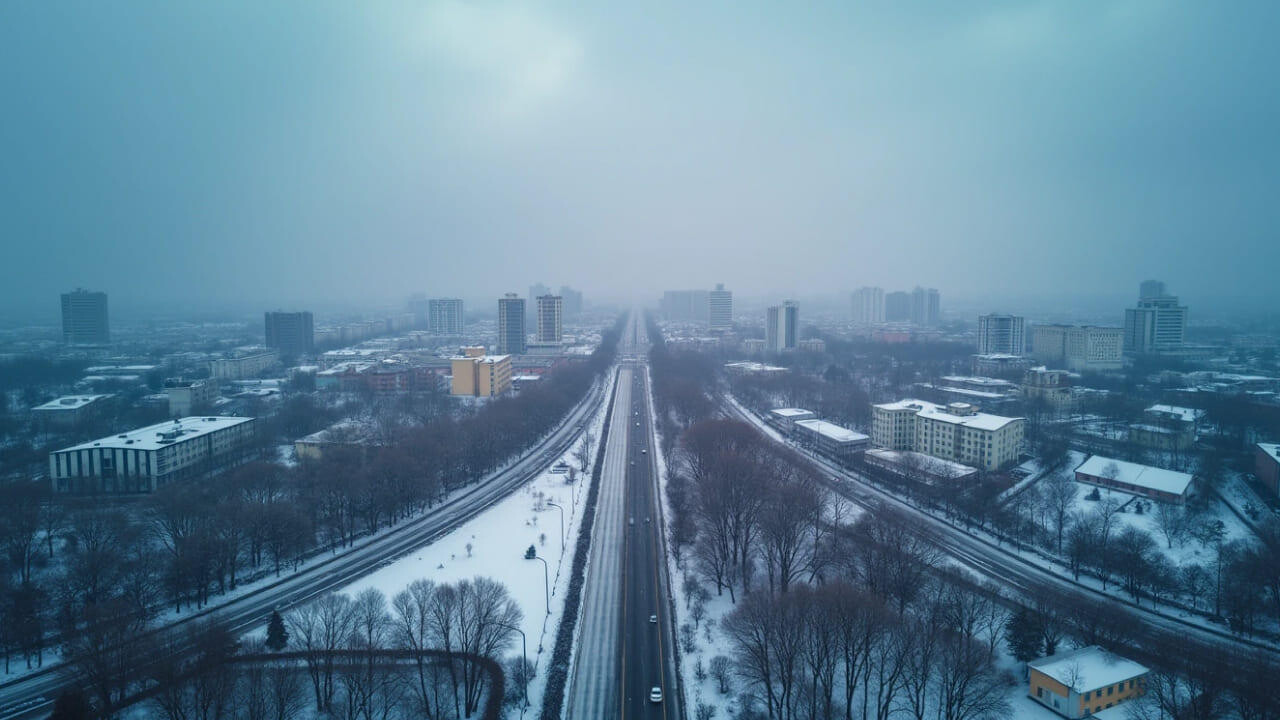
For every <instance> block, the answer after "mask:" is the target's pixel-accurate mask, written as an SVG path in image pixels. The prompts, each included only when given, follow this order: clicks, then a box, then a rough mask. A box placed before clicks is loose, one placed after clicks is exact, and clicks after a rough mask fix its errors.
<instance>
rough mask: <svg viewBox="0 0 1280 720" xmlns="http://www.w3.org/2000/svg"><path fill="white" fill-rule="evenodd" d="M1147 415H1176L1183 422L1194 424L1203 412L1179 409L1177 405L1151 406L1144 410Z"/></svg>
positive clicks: (1185, 408)
mask: <svg viewBox="0 0 1280 720" xmlns="http://www.w3.org/2000/svg"><path fill="white" fill-rule="evenodd" d="M1146 411H1147V412H1149V413H1158V414H1160V415H1177V416H1179V418H1180V419H1181V420H1182V421H1183V422H1189V423H1192V422H1195V421H1196V420H1198V419H1199V418H1201V417H1203V416H1204V411H1203V410H1196V409H1194V408H1188V407H1179V406H1177V405H1152V406H1151V407H1149V408H1147V410H1146Z"/></svg>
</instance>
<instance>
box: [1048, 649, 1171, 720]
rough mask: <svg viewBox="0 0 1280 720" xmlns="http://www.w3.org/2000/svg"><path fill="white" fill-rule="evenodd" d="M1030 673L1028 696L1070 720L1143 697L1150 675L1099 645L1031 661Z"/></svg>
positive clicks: (1132, 662)
mask: <svg viewBox="0 0 1280 720" xmlns="http://www.w3.org/2000/svg"><path fill="white" fill-rule="evenodd" d="M1027 671H1028V672H1027V675H1028V680H1027V695H1029V696H1030V697H1032V698H1034V699H1035V700H1036V701H1037V702H1039V703H1040V704H1041V705H1044V706H1045V707H1047V708H1049V709H1050V710H1052V711H1054V712H1055V713H1057V714H1059V715H1061V716H1063V717H1065V718H1070V719H1071V720H1076V719H1077V718H1085V717H1090V716H1092V715H1094V714H1095V713H1100V712H1102V711H1103V710H1106V709H1107V708H1110V707H1115V706H1116V705H1118V704H1120V703H1122V702H1125V701H1127V700H1132V699H1134V698H1137V697H1141V696H1142V694H1143V693H1145V692H1146V688H1147V674H1148V673H1149V672H1150V671H1149V670H1148V669H1147V668H1146V667H1144V666H1143V665H1140V664H1139V663H1136V662H1134V661H1132V660H1129V659H1127V658H1123V657H1120V656H1119V655H1114V654H1112V653H1109V652H1107V651H1106V650H1103V649H1102V648H1101V647H1099V646H1097V645H1090V646H1088V647H1083V648H1079V649H1076V650H1070V651H1067V652H1060V653H1057V654H1056V655H1050V656H1048V657H1042V658H1040V659H1039V660H1032V661H1031V662H1029V663H1027ZM1108 717H1110V715H1108Z"/></svg>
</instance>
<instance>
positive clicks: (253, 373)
mask: <svg viewBox="0 0 1280 720" xmlns="http://www.w3.org/2000/svg"><path fill="white" fill-rule="evenodd" d="M279 359H280V354H279V353H277V352H276V351H274V350H264V351H252V352H245V353H243V354H240V355H234V356H232V357H226V358H217V359H216V360H211V361H209V374H210V375H211V376H212V377H213V379H215V380H245V379H248V378H253V377H257V376H258V375H260V374H261V373H262V372H264V371H265V370H267V369H268V368H270V367H271V366H272V365H275V364H276V361H278V360H279Z"/></svg>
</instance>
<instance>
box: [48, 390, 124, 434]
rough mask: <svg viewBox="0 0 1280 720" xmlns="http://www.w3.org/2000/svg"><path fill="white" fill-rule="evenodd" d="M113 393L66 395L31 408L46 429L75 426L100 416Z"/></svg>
mask: <svg viewBox="0 0 1280 720" xmlns="http://www.w3.org/2000/svg"><path fill="white" fill-rule="evenodd" d="M112 397H114V396H113V395H65V396H63V397H60V398H57V399H55V400H50V401H49V402H47V403H44V404H43V405H37V406H35V407H33V408H31V414H32V415H33V416H34V417H35V419H36V421H37V422H39V423H40V425H41V426H42V427H44V428H46V429H48V428H73V427H76V426H78V425H80V424H81V423H83V422H85V421H87V420H90V419H92V418H95V417H98V416H99V415H101V414H102V409H103V407H104V406H105V405H107V404H108V403H109V402H110V400H111V398H112Z"/></svg>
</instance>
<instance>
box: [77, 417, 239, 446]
mask: <svg viewBox="0 0 1280 720" xmlns="http://www.w3.org/2000/svg"><path fill="white" fill-rule="evenodd" d="M252 421H253V418H247V417H185V418H181V419H179V420H172V421H170V422H162V423H157V424H155V425H148V426H147V427H144V428H139V429H137V430H131V431H129V432H127V433H121V434H119V435H112V436H109V437H104V438H100V439H98V440H90V441H89V442H86V443H81V444H79V445H74V446H72V447H69V448H63V449H61V450H59V451H58V452H68V451H71V450H89V449H91V448H95V447H104V448H121V449H129V450H157V449H159V448H162V447H165V446H166V445H172V444H173V443H175V442H186V441H187V440H191V439H192V438H196V437H200V436H201V435H208V434H209V433H211V432H215V431H217V430H225V429H226V428H229V427H235V426H236V425H241V424H243V423H247V422H252Z"/></svg>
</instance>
